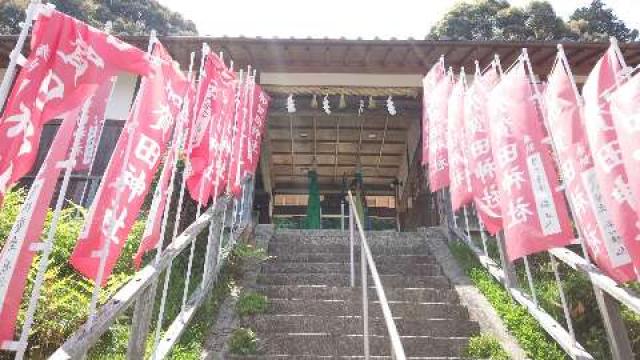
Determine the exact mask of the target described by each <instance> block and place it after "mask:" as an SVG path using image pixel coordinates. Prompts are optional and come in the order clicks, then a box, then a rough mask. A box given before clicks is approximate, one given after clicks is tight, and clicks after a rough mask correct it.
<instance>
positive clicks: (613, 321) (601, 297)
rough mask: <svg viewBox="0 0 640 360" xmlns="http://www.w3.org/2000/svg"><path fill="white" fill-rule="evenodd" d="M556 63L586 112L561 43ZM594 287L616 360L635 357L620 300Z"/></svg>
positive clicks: (582, 242)
mask: <svg viewBox="0 0 640 360" xmlns="http://www.w3.org/2000/svg"><path fill="white" fill-rule="evenodd" d="M523 55H524V60H525V62H526V64H527V67H528V70H529V76H532V75H533V66H532V64H531V60H530V59H529V56H528V54H527V51H526V49H523ZM556 61H559V62H560V65H561V66H563V68H564V70H565V71H566V73H567V74H568V76H569V78H570V79H571V86H572V88H573V92H574V95H575V97H576V101H577V103H578V108H579V110H580V111H581V112H582V111H583V109H584V100H583V98H582V96H581V95H580V93H579V91H578V87H577V85H576V82H575V78H574V76H573V72H572V71H571V68H570V67H569V61H568V59H567V57H566V54H565V52H564V48H563V47H562V44H558V55H557V60H556ZM623 62H624V60H623ZM532 84H533V89H534V91H535V92H536V97H537V98H538V100H539V101H540V102H539V105H540V107H541V113H542V119H543V121H544V124H543V125H544V126H545V127H546V129H547V131H548V132H549V134H550V135H551V127H550V124H549V119H548V118H547V116H546V114H545V112H544V109H543V108H542V101H543V98H542V96H541V95H540V90H539V89H538V86H537V84H536V83H535V82H534V81H532ZM550 139H551V145H552V148H553V152H554V153H555V154H558V152H557V151H556V144H555V140H554V138H553V136H550ZM555 161H556V163H557V164H560V163H559V161H558V158H557V156H556V157H555ZM567 200H568V204H569V210H570V211H571V214H572V215H573V214H576V211H575V207H574V204H573V202H572V201H571V197H569V196H567ZM574 218H575V217H574ZM576 230H577V231H578V240H579V242H580V246H581V247H582V252H583V253H584V260H585V261H586V262H587V264H592V261H591V258H590V257H589V252H588V249H587V245H586V242H585V237H584V234H583V233H582V230H581V228H580V227H579V226H576ZM550 255H551V257H553V255H552V254H550ZM592 286H593V289H594V293H595V296H596V301H597V302H598V308H599V310H600V315H601V316H602V320H603V323H604V327H605V331H606V333H607V341H608V343H609V345H610V348H611V354H612V356H613V359H628V358H631V357H632V356H633V355H632V354H633V350H632V347H631V341H630V339H629V335H628V331H627V328H626V326H625V324H624V322H623V320H622V315H621V311H620V304H619V303H618V302H617V301H615V300H614V299H613V298H612V297H611V295H609V294H607V293H606V292H604V291H602V289H601V288H599V287H598V286H596V285H595V284H593V283H592Z"/></svg>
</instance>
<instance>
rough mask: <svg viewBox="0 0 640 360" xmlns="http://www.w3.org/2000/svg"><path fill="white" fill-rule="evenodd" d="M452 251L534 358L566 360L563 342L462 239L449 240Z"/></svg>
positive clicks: (535, 359)
mask: <svg viewBox="0 0 640 360" xmlns="http://www.w3.org/2000/svg"><path fill="white" fill-rule="evenodd" d="M449 248H450V250H451V253H452V254H453V256H454V257H455V258H456V260H457V261H458V263H459V264H460V265H461V266H462V268H463V269H464V271H465V273H466V274H467V275H468V276H469V278H470V279H471V281H472V282H473V283H474V284H475V286H476V287H477V288H478V289H479V290H480V292H481V293H482V294H483V295H484V296H485V297H486V298H487V300H488V301H489V303H491V305H492V306H493V307H494V309H495V310H496V312H497V313H498V315H499V316H500V317H501V318H502V321H503V322H504V323H505V325H506V327H507V329H508V330H509V331H510V332H511V334H512V335H513V336H514V337H515V338H516V339H517V340H518V343H519V344H520V346H521V347H522V349H523V350H524V351H525V353H526V354H527V356H528V357H530V358H531V359H532V360H538V359H539V360H565V359H568V357H567V356H566V354H565V353H564V351H562V349H561V348H560V346H559V345H558V344H557V343H556V342H555V341H554V340H553V339H551V338H550V337H549V336H548V335H547V333H546V332H545V331H544V329H542V328H541V327H540V325H538V322H537V321H536V319H534V318H533V317H532V316H531V315H530V314H529V312H528V311H527V309H526V308H525V307H523V306H521V305H520V304H518V303H517V302H516V301H515V300H513V298H512V297H511V295H510V294H509V293H508V292H507V290H505V289H504V288H503V287H502V284H500V283H498V282H497V281H495V280H494V279H493V277H492V276H491V274H489V272H488V271H487V270H486V269H485V268H484V267H482V265H481V264H480V263H479V262H478V260H477V258H476V257H475V255H474V254H473V252H472V251H471V249H469V247H467V245H465V244H463V243H461V242H451V243H449Z"/></svg>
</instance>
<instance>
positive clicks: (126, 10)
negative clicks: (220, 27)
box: [0, 0, 198, 35]
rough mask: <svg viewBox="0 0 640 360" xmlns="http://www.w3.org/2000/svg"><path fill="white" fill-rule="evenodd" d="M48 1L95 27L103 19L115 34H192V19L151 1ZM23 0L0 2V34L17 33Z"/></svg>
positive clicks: (22, 17) (193, 25)
mask: <svg viewBox="0 0 640 360" xmlns="http://www.w3.org/2000/svg"><path fill="white" fill-rule="evenodd" d="M49 2H50V3H52V4H54V5H56V8H57V9H58V10H60V11H62V12H64V13H65V14H68V15H70V16H73V17H75V18H77V19H79V20H82V21H84V22H86V23H88V24H90V25H92V26H95V27H97V28H103V27H104V25H105V24H106V23H107V21H111V22H112V24H113V27H112V32H113V33H114V34H117V35H142V34H148V33H149V32H150V31H151V30H152V29H153V30H156V31H157V32H158V34H159V35H195V34H197V33H198V31H197V29H196V26H195V24H194V23H193V22H192V21H189V20H185V19H184V18H183V17H182V15H180V14H178V13H176V12H173V11H171V10H169V9H167V8H166V7H164V6H162V5H160V4H159V3H158V2H157V1H155V0H145V1H140V0H109V1H101V0H52V1H49ZM27 4H28V1H26V0H5V1H2V2H1V4H0V33H2V34H16V33H18V32H20V27H19V26H18V23H19V22H20V21H22V20H23V19H24V9H25V8H26V6H27Z"/></svg>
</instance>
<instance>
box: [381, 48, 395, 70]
mask: <svg viewBox="0 0 640 360" xmlns="http://www.w3.org/2000/svg"><path fill="white" fill-rule="evenodd" d="M391 53H393V46H387V51H386V52H385V53H384V57H383V58H382V66H388V65H389V58H390V57H391Z"/></svg>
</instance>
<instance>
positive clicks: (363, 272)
mask: <svg viewBox="0 0 640 360" xmlns="http://www.w3.org/2000/svg"><path fill="white" fill-rule="evenodd" d="M365 252H366V250H365V240H364V239H360V277H361V279H362V325H363V333H362V337H363V340H364V358H365V360H369V295H368V292H367V286H368V285H367V276H368V275H367V257H366V256H365Z"/></svg>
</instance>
